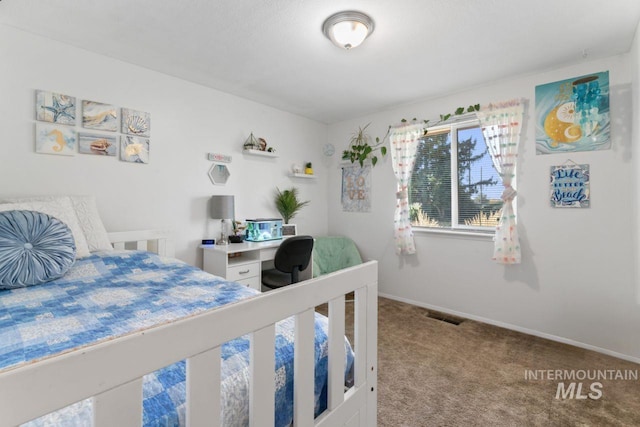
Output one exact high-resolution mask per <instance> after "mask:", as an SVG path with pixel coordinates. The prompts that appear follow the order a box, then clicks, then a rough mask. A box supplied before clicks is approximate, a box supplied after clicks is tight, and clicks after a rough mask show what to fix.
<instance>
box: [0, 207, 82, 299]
mask: <svg viewBox="0 0 640 427" xmlns="http://www.w3.org/2000/svg"><path fill="white" fill-rule="evenodd" d="M75 259H76V245H75V240H74V239H73V234H71V230H70V229H69V227H67V225H66V224H65V223H63V222H62V221H60V220H58V219H57V218H54V217H52V216H49V215H47V214H44V213H41V212H34V211H5V212H0V289H13V288H21V287H25V286H32V285H38V284H41V283H45V282H48V281H50V280H54V279H57V278H59V277H62V276H63V275H64V274H65V273H66V272H67V270H69V268H70V267H71V265H73V262H74V261H75Z"/></svg>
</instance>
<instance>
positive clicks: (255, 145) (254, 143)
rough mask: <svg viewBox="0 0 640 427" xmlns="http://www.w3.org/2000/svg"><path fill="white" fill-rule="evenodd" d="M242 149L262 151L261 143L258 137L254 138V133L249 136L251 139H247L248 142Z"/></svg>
mask: <svg viewBox="0 0 640 427" xmlns="http://www.w3.org/2000/svg"><path fill="white" fill-rule="evenodd" d="M265 145H266V143H265ZM242 148H243V149H244V150H260V143H259V142H258V140H257V139H256V137H255V136H253V132H251V135H249V138H247V140H246V141H245V142H244V145H243V146H242Z"/></svg>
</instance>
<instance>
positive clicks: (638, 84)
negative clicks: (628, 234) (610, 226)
mask: <svg viewBox="0 0 640 427" xmlns="http://www.w3.org/2000/svg"><path fill="white" fill-rule="evenodd" d="M630 56H631V65H632V70H633V83H632V87H633V88H634V90H633V91H632V93H633V120H632V125H631V127H632V134H633V138H632V139H633V150H634V153H635V154H636V155H635V156H633V158H632V160H633V173H634V175H633V183H634V187H633V194H636V195H637V194H638V192H639V191H640V156H638V155H637V152H638V144H640V90H639V89H638V88H640V23H639V24H638V28H636V36H635V38H634V40H633V45H632V46H631V52H630ZM634 202H635V203H634V204H633V207H634V212H633V217H634V218H635V222H634V225H635V227H634V236H635V246H634V254H635V258H634V261H635V262H634V265H635V281H636V287H637V289H636V300H637V301H638V303H639V304H640V224H639V223H638V218H639V217H640V197H636V198H635V200H634Z"/></svg>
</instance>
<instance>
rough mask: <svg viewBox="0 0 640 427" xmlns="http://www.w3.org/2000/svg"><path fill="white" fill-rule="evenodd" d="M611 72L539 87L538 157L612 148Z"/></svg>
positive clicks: (537, 115)
mask: <svg viewBox="0 0 640 427" xmlns="http://www.w3.org/2000/svg"><path fill="white" fill-rule="evenodd" d="M610 128H611V123H610V117H609V72H608V71H604V72H600V73H593V74H589V75H586V76H580V77H574V78H571V79H567V80H561V81H558V82H553V83H547V84H544V85H540V86H536V154H551V153H567V152H574V151H594V150H607V149H609V148H611V138H610Z"/></svg>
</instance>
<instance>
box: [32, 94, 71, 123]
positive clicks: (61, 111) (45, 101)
mask: <svg viewBox="0 0 640 427" xmlns="http://www.w3.org/2000/svg"><path fill="white" fill-rule="evenodd" d="M36 119H37V120H40V121H43V122H49V123H58V124H63V125H75V124H76V98H75V97H73V96H68V95H63V94H60V93H54V92H48V91H44V90H38V91H36Z"/></svg>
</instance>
